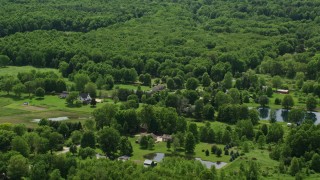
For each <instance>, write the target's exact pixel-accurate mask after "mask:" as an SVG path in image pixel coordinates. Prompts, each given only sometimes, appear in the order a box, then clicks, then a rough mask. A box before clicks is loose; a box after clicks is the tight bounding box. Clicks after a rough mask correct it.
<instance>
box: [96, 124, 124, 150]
mask: <svg viewBox="0 0 320 180" xmlns="http://www.w3.org/2000/svg"><path fill="white" fill-rule="evenodd" d="M98 142H99V145H100V147H101V149H102V150H103V151H104V152H105V153H106V154H107V155H108V156H111V155H113V154H114V153H116V152H117V150H118V146H119V143H120V134H119V132H118V131H117V130H115V129H114V128H112V127H105V128H103V129H101V130H100V131H99V139H98Z"/></svg>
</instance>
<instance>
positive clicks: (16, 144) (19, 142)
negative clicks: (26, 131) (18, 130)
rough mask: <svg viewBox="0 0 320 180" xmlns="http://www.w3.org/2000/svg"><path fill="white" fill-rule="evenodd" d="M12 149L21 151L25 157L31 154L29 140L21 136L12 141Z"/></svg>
mask: <svg viewBox="0 0 320 180" xmlns="http://www.w3.org/2000/svg"><path fill="white" fill-rule="evenodd" d="M11 147H12V150H14V151H17V152H19V153H20V154H21V155H23V156H24V157H28V156H29V152H30V149H29V145H28V144H27V142H26V141H25V140H24V139H23V138H22V137H20V136H17V137H15V138H14V139H13V140H12V142H11Z"/></svg>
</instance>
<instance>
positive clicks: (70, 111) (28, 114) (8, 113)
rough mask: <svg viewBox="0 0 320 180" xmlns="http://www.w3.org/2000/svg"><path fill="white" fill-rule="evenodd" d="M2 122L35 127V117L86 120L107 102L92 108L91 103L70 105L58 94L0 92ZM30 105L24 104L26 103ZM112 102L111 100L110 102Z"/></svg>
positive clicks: (0, 116) (0, 117) (0, 119)
mask: <svg viewBox="0 0 320 180" xmlns="http://www.w3.org/2000/svg"><path fill="white" fill-rule="evenodd" d="M0 98H1V103H0V123H13V124H19V123H23V124H26V125H27V126H28V127H35V126H36V125H37V123H35V122H32V120H33V119H41V118H55V117H65V116H66V117H69V119H70V120H68V121H74V122H76V121H84V120H86V119H88V118H91V116H92V115H91V113H92V112H93V110H94V109H96V108H99V107H101V106H103V104H105V103H107V102H105V103H98V104H97V107H95V108H92V107H91V106H90V105H85V106H82V107H70V106H68V105H67V104H66V101H65V99H60V98H59V97H58V96H56V95H55V96H53V95H46V96H45V97H44V98H43V99H38V98H31V99H30V98H29V97H28V96H27V95H23V97H22V98H16V97H15V96H11V95H6V94H4V93H1V94H0ZM26 102H27V103H28V104H29V105H24V103H26ZM108 103H110V102H108Z"/></svg>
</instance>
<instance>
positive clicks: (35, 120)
mask: <svg viewBox="0 0 320 180" xmlns="http://www.w3.org/2000/svg"><path fill="white" fill-rule="evenodd" d="M40 120H41V119H33V120H32V121H31V122H35V123H38V122H40ZM47 120H49V121H65V120H69V118H68V117H55V118H48V119H47Z"/></svg>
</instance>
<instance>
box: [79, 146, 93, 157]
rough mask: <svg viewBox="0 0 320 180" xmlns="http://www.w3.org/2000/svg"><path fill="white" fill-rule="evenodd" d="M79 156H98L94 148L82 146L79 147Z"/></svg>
mask: <svg viewBox="0 0 320 180" xmlns="http://www.w3.org/2000/svg"><path fill="white" fill-rule="evenodd" d="M79 156H80V157H81V158H82V159H86V158H93V157H95V156H96V152H95V150H94V149H92V148H90V147H85V148H80V149H79Z"/></svg>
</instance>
